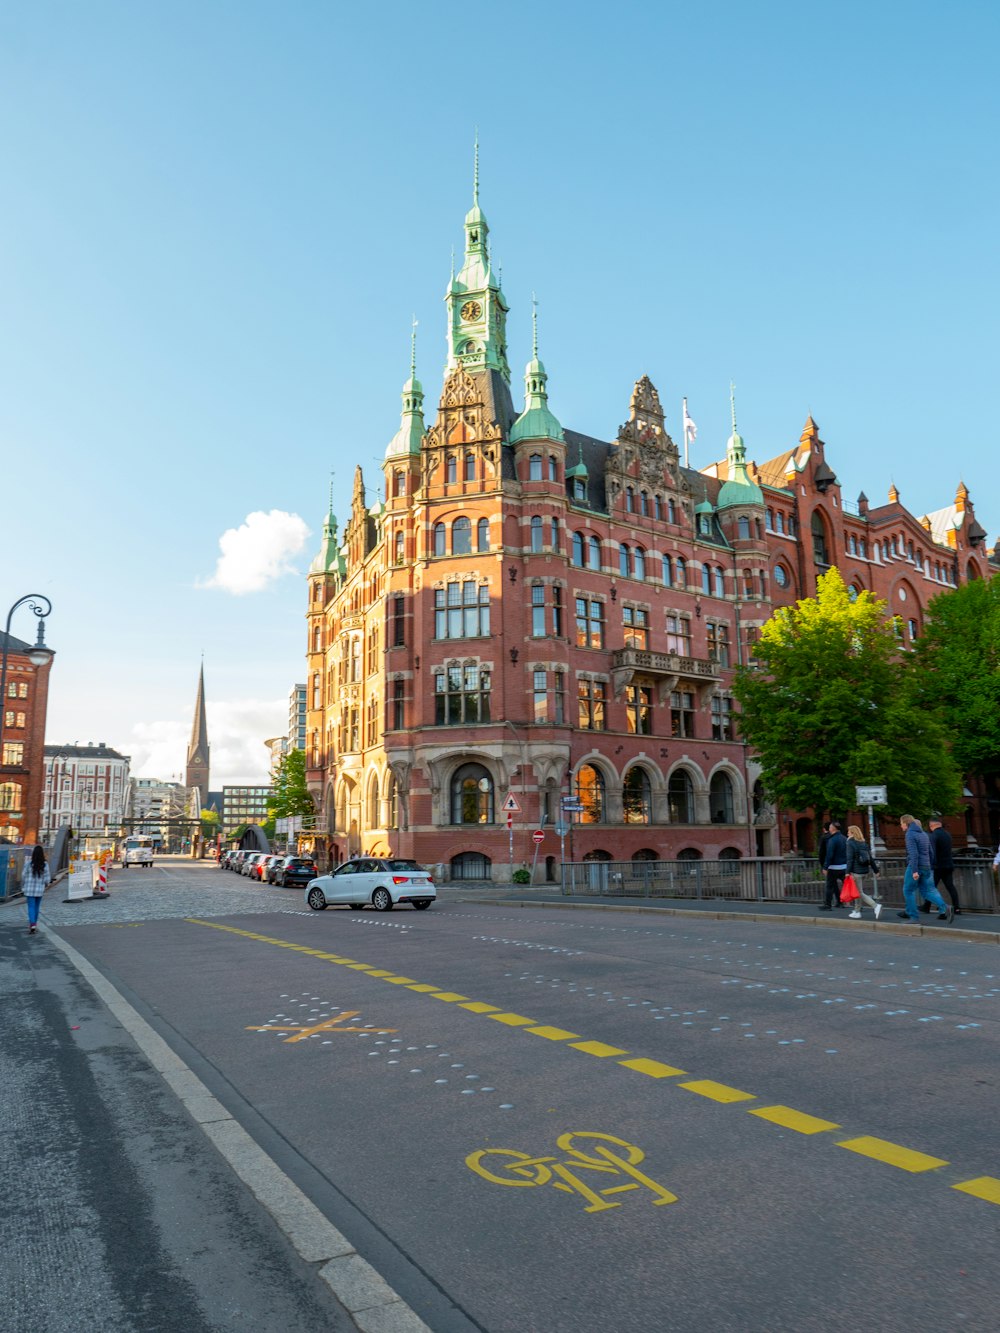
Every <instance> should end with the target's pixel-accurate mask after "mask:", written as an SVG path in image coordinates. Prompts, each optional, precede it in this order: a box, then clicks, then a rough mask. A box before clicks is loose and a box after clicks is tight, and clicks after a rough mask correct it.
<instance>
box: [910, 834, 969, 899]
mask: <svg viewBox="0 0 1000 1333" xmlns="http://www.w3.org/2000/svg"><path fill="white" fill-rule="evenodd" d="M927 827H928V829H929V830H930V832H929V834H928V836H929V838H930V840H931V869H932V870H933V871H934V884H935V886H937V887H940V885H942V884H943V885H944V887H945V888H946V889H947V890H948V897H949V898H950V899H951V905H952V909H953V911H954V915H955V916H959V915H960V914H961V911H962V906H961V904H960V903H959V901H958V890H957V889H956V888H955V861H954V857H953V855H952V848H951V834H950V833H949V832H948V830H947V829H946V828H945V827H944V825H943V824H942V823H941V821H940V819H938V817H937V815H931V817H930V819H929V820H928V821H927ZM920 910H921V912H929V911H930V910H931V905H930V903H921V904H920Z"/></svg>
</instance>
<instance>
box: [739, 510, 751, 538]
mask: <svg viewBox="0 0 1000 1333" xmlns="http://www.w3.org/2000/svg"><path fill="white" fill-rule="evenodd" d="M736 530H737V532H738V533H739V537H740V541H749V539H750V520H749V519H748V518H747V516H746V514H740V516H739V518H738V519H737V520H736Z"/></svg>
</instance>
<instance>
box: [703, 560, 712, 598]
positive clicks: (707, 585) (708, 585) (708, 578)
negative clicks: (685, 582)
mask: <svg viewBox="0 0 1000 1333" xmlns="http://www.w3.org/2000/svg"><path fill="white" fill-rule="evenodd" d="M701 590H702V592H707V593H711V591H712V566H711V565H702V567H701Z"/></svg>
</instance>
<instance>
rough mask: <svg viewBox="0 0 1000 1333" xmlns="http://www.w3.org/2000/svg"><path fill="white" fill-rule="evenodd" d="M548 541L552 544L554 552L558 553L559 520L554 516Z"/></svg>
mask: <svg viewBox="0 0 1000 1333" xmlns="http://www.w3.org/2000/svg"><path fill="white" fill-rule="evenodd" d="M549 543H550V545H551V546H552V549H553V551H555V552H556V553H558V551H559V520H558V519H557V518H554V519H553V520H552V527H551V533H550V536H549Z"/></svg>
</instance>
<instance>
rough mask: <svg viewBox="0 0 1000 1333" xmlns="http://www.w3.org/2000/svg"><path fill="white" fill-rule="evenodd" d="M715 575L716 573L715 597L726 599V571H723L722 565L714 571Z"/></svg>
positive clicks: (717, 566)
mask: <svg viewBox="0 0 1000 1333" xmlns="http://www.w3.org/2000/svg"><path fill="white" fill-rule="evenodd" d="M714 573H715V579H714V581H715V595H716V597H725V595H726V579H725V573H724V571H723V569H722V566H721V565H716V566H715V571H714Z"/></svg>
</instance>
